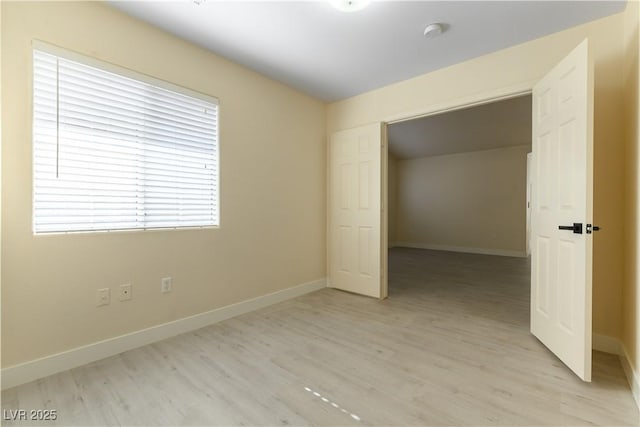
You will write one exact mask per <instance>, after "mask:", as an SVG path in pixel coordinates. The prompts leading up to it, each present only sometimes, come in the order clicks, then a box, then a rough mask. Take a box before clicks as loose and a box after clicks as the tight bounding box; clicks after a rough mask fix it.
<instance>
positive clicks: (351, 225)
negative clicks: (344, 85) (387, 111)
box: [328, 123, 386, 298]
mask: <svg viewBox="0 0 640 427" xmlns="http://www.w3.org/2000/svg"><path fill="white" fill-rule="evenodd" d="M383 132H384V128H383V125H382V124H381V123H376V124H373V125H367V126H362V127H359V128H355V129H349V130H344V131H340V132H336V133H335V134H334V135H332V137H331V141H330V146H329V175H330V176H329V236H328V239H329V242H328V243H329V255H328V257H329V287H332V288H337V289H342V290H345V291H349V292H354V293H358V294H362V295H368V296H372V297H375V298H385V297H386V282H385V281H384V280H383V273H384V270H383V265H384V263H383V260H382V255H383V252H382V243H383V241H382V240H383V239H382V236H381V230H382V229H383V223H382V221H383V215H382V212H381V207H382V196H383V194H382V185H381V184H382V148H383V147H382V145H383ZM384 255H385V256H386V252H384Z"/></svg>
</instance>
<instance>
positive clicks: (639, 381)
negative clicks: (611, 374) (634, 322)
mask: <svg viewBox="0 0 640 427" xmlns="http://www.w3.org/2000/svg"><path fill="white" fill-rule="evenodd" d="M620 363H622V369H623V370H624V373H625V375H626V376H627V380H628V381H629V387H630V388H631V394H633V400H635V401H636V405H637V406H638V411H639V412H640V374H639V373H638V372H637V371H634V370H633V365H631V358H630V357H629V352H628V351H627V348H626V347H625V346H624V344H622V343H620Z"/></svg>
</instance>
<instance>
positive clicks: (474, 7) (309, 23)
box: [110, 0, 625, 101]
mask: <svg viewBox="0 0 640 427" xmlns="http://www.w3.org/2000/svg"><path fill="white" fill-rule="evenodd" d="M198 1H199V2H200V4H199V5H198V4H196V3H195V2H194V1H193V0H184V1H153V0H150V1H114V0H110V3H111V4H112V5H113V6H114V7H116V8H118V9H120V10H122V11H124V12H126V13H128V14H130V15H133V16H135V17H137V18H139V19H142V20H144V21H147V22H149V23H151V24H154V25H156V26H158V27H160V28H163V29H165V30H166V31H169V32H171V33H174V34H176V35H178V36H180V37H182V38H184V39H187V40H189V41H191V42H193V43H196V44H198V45H201V46H203V47H205V48H207V49H210V50H211V51H213V52H215V53H217V54H219V55H221V56H223V57H226V58H229V59H230V60H232V61H234V62H237V63H240V64H242V65H244V66H246V67H248V68H250V69H253V70H255V71H257V72H259V73H261V74H264V75H266V76H269V77H271V78H273V79H275V80H278V81H281V82H283V83H285V84H287V85H289V86H292V87H294V88H297V89H299V90H301V91H303V92H306V93H308V94H310V95H312V96H314V97H316V98H319V99H321V100H324V101H334V100H338V99H343V98H347V97H350V96H353V95H357V94H360V93H363V92H366V91H369V90H372V89H375V88H379V87H382V86H385V85H388V84H391V83H394V82H397V81H401V80H405V79H408V78H411V77H415V76H418V75H420V74H424V73H427V72H429V71H433V70H436V69H438V68H442V67H446V66H448V65H451V64H455V63H457V62H461V61H464V60H467V59H470V58H473V57H477V56H480V55H483V54H486V53H489V52H493V51H496V50H499V49H503V48H506V47H509V46H512V45H516V44H518V43H522V42H525V41H528V40H532V39H535V38H538V37H541V36H543V35H546V34H550V33H553V32H557V31H560V30H562V29H565V28H568V27H571V26H575V25H578V24H581V23H584V22H588V21H591V20H594V19H597V18H600V17H604V16H607V15H611V14H613V13H617V12H620V11H622V10H623V9H624V7H625V2H624V1H615V0H607V1H496V2H487V1H470V2H462V1H409V2H406V1H377V2H373V3H372V4H371V5H369V6H368V7H367V8H365V9H364V10H361V11H359V12H353V13H344V12H339V11H337V10H336V9H334V8H333V7H332V6H331V5H330V4H329V2H327V1H285V2H273V1H258V2H251V1H219V0H198ZM432 22H443V23H445V24H447V26H448V30H447V31H446V32H445V33H444V34H443V35H442V36H440V37H437V38H434V39H425V38H424V37H423V31H424V28H425V26H426V25H427V24H429V23H432Z"/></svg>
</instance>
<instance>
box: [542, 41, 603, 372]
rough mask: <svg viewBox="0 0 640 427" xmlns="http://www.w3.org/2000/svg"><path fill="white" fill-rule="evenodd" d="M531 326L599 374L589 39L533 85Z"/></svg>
mask: <svg viewBox="0 0 640 427" xmlns="http://www.w3.org/2000/svg"><path fill="white" fill-rule="evenodd" d="M532 142H533V177H532V178H533V197H532V203H533V209H532V211H531V231H532V242H531V243H532V245H531V246H532V247H531V332H532V333H533V334H534V335H535V336H536V337H537V338H538V339H539V340H540V341H542V343H543V344H544V345H546V346H547V347H548V348H549V349H550V350H551V351H552V352H553V353H555V354H556V355H557V356H558V357H559V358H560V360H562V361H563V362H564V363H565V364H566V365H567V366H568V367H569V368H571V369H572V370H573V371H574V372H575V373H576V374H577V375H578V376H579V377H580V378H582V379H583V380H584V381H591V269H592V235H591V231H592V230H591V224H592V206H593V63H592V60H591V56H590V54H589V45H588V41H587V40H585V41H583V42H582V43H581V44H580V45H579V46H578V47H577V48H575V49H574V50H573V51H572V52H571V53H570V54H569V55H568V56H567V57H566V58H565V59H563V60H562V61H561V62H560V63H559V64H558V65H556V66H555V67H554V68H553V69H552V70H551V71H550V72H549V73H548V74H547V75H546V76H545V77H544V78H543V79H542V80H541V81H540V82H539V83H538V84H536V86H535V87H534V88H533V141H532Z"/></svg>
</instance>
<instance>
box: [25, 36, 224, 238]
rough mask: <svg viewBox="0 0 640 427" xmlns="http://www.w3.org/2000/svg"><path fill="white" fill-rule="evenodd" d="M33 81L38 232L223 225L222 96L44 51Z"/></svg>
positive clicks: (37, 55)
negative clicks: (220, 188) (220, 196)
mask: <svg viewBox="0 0 640 427" xmlns="http://www.w3.org/2000/svg"><path fill="white" fill-rule="evenodd" d="M168 60H170V59H168ZM33 77H34V78H33V152H34V156H33V186H34V190H33V207H34V208H33V227H34V232H35V233H36V234H39V233H52V232H72V231H109V230H125V229H152V228H176V227H204V226H217V225H218V105H217V100H216V99H215V98H211V97H208V96H206V95H202V94H198V93H194V92H191V91H189V90H187V89H183V88H179V87H176V86H173V85H170V84H168V83H165V82H161V81H156V80H155V79H151V78H150V77H146V76H141V75H137V74H135V73H133V72H131V71H128V70H121V69H118V68H116V67H114V66H111V65H108V64H102V63H99V62H97V61H93V60H90V59H87V58H82V57H79V56H76V55H74V54H68V53H66V52H62V53H61V52H60V51H59V50H56V48H49V47H47V46H43V47H41V46H40V45H37V46H36V47H35V48H34V53H33Z"/></svg>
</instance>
